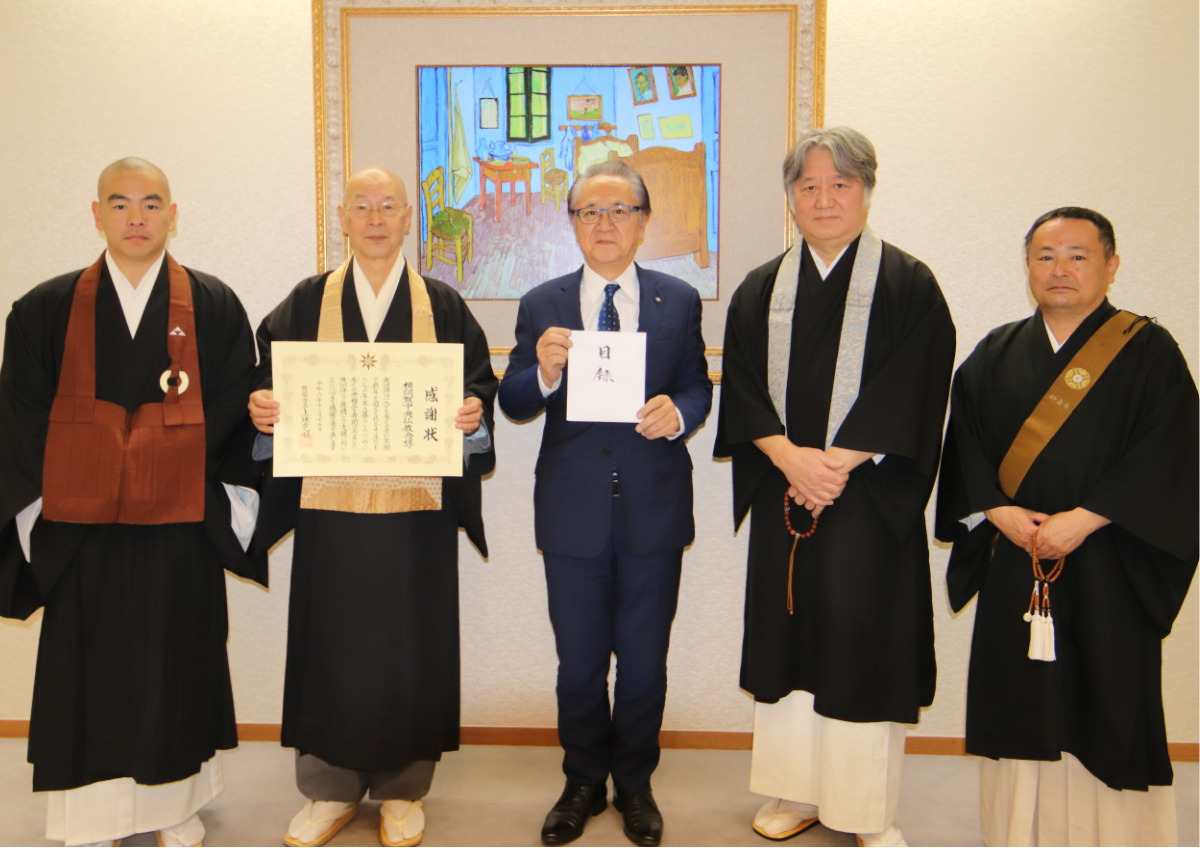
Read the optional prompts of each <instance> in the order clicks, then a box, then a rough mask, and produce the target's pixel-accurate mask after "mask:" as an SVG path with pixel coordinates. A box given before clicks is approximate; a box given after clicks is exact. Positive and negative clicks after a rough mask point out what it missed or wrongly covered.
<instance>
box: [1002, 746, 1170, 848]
mask: <svg viewBox="0 0 1200 848" xmlns="http://www.w3.org/2000/svg"><path fill="white" fill-rule="evenodd" d="M980 763H981V764H980V771H979V818H980V826H981V827H982V829H983V842H984V844H985V845H992V846H998V845H1175V844H1176V843H1177V842H1178V836H1177V833H1176V823H1175V787H1174V786H1151V787H1150V789H1149V791H1147V792H1139V791H1137V790H1135V789H1125V790H1118V789H1111V788H1109V787H1108V786H1105V785H1104V783H1102V782H1101V781H1099V780H1097V779H1096V777H1095V775H1093V774H1092V773H1091V772H1089V771H1088V770H1087V769H1086V768H1084V766H1083V764H1082V763H1081V762H1079V760H1078V759H1076V758H1075V757H1074V756H1072V755H1071V754H1068V753H1064V754H1063V755H1062V759H1061V760H1058V761H1057V762H1054V761H1047V760H1008V759H1002V760H991V759H987V758H983V759H982V760H981V761H980Z"/></svg>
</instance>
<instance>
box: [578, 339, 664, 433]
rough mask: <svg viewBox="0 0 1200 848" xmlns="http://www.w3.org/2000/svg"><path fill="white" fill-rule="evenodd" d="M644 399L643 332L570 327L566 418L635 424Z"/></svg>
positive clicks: (644, 359) (644, 344) (644, 353)
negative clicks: (574, 328) (604, 330)
mask: <svg viewBox="0 0 1200 848" xmlns="http://www.w3.org/2000/svg"><path fill="white" fill-rule="evenodd" d="M645 403H646V334H645V333H612V332H599V331H589V330H572V331H571V379H570V381H569V382H568V384H567V420H568V421H617V422H630V423H633V424H636V423H637V422H638V417H637V413H638V410H639V409H641V408H642V406H643V405H644V404H645Z"/></svg>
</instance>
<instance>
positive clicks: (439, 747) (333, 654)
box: [252, 265, 497, 772]
mask: <svg viewBox="0 0 1200 848" xmlns="http://www.w3.org/2000/svg"><path fill="white" fill-rule="evenodd" d="M353 274H354V267H353V265H352V266H351V268H350V269H349V270H348V271H347V273H346V279H345V283H344V286H343V289H342V332H343V336H344V338H345V340H346V341H348V342H353V341H363V342H365V341H366V340H367V331H366V326H365V324H364V323H363V318H362V312H361V311H360V310H359V307H358V297H357V296H356V294H355V291H354V279H353ZM328 276H329V275H328V274H321V275H319V276H316V277H310V278H309V279H307V280H304V281H303V282H301V283H300V284H299V285H297V286H296V288H295V289H293V290H292V292H291V294H289V295H288V297H287V298H286V299H285V300H284V301H283V303H281V304H280V305H279V306H277V307H276V308H275V309H274V310H273V311H272V312H271V314H269V315H268V316H267V317H266V318H265V319H264V320H263V322H262V325H261V326H260V327H259V330H258V346H259V356H260V359H261V361H260V365H259V369H258V371H257V372H256V375H255V385H254V388H255V389H263V388H270V387H271V385H272V383H271V342H272V341H276V340H278V341H316V339H317V328H318V323H319V318H320V312H321V297H322V295H323V294H324V292H325V281H326V279H327V278H328ZM425 285H426V288H427V289H428V291H429V299H430V303H431V305H432V307H433V321H434V328H435V330H436V332H437V339H438V341H439V342H461V343H462V344H463V391H464V393H465V394H466V396H468V397H477V398H479V399H480V400H481V401H483V420H484V422H485V423H486V425H487V428H488V432H489V433H490V434H492V439H493V445H494V439H495V426H494V424H493V419H492V409H493V402H494V400H495V397H496V388H497V380H496V376H495V374H494V372H493V371H492V365H491V359H490V357H489V355H488V345H487V339H486V338H485V336H484V333H483V330H482V329H480V327H479V324H478V323H477V322H476V321H475V318H474V316H472V315H471V312H470V310H469V309H468V308H467V305H466V303H464V302H463V299H462V298H461V297H460V296H459V294H458V293H457V292H456V291H454V289H452V288H450V287H449V286H447V285H446V284H445V283H441V282H439V281H437V280H433V279H430V278H428V277H426V278H425ZM376 341H379V342H410V341H412V298H411V295H410V293H409V287H408V272H407V270H405V272H404V275H403V276H402V277H401V278H400V282H399V285H398V286H397V288H396V294H395V297H394V299H393V300H392V303H391V307H390V308H389V309H388V313H387V316H386V317H385V318H384V320H383V324H382V325H381V326H380V328H379V333H378V335H377V336H376ZM495 462H496V454H495V451H494V450H489V451H487V452H485V453H476V454H473V455H471V456H470V457H469V461H468V463H467V468H466V470H465V472H464V475H463V476H462V477H446V478H443V480H442V508H441V509H440V510H425V511H420V512H406V513H395V514H390V515H360V514H355V513H348V512H333V511H328V510H318V509H300V482H301V481H300V479H299V478H268V480H267V481H266V482H265V483H264V488H263V509H262V512H261V513H260V515H259V523H258V532H257V534H256V536H255V548H261V549H263V550H265V549H266V548H267V547H269V546H270V545H273V544H274V543H275V542H277V541H278V540H279V539H280V538H282V537H283V536H284V535H285V534H287V533H288V532H289V531H290V530H292V529H293V528H295V531H296V534H295V537H294V542H293V553H292V578H291V579H292V583H291V597H290V601H289V607H288V650H287V670H286V675H285V679H284V693H283V744H284V745H286V746H288V747H292V748H297V749H299V750H300V751H302V752H304V753H307V754H316V755H317V756H318V757H320V758H321V759H323V760H325V761H326V762H328V763H331V764H333V765H335V766H341V767H343V768H349V769H354V770H356V771H368V772H380V771H391V770H394V769H399V768H402V767H403V766H405V765H407V764H408V763H410V762H412V761H413V760H418V759H419V760H440V759H441V755H442V752H443V751H454V750H457V749H458V729H459V639H458V528H459V527H464V528H465V529H466V531H467V535H468V537H469V538H470V539H471V541H472V542H474V543H475V545H476V547H478V548H479V549H480V551H481V552H482V553H483V554H484V556H486V555H487V543H486V541H485V539H484V535H483V516H482V511H481V498H480V489H481V486H480V475H483V474H486V473H487V472H489V471H491V470H492V468H493V467H494V466H495ZM253 549H254V548H252V550H253Z"/></svg>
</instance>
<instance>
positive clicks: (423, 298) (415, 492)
mask: <svg viewBox="0 0 1200 848" xmlns="http://www.w3.org/2000/svg"><path fill="white" fill-rule="evenodd" d="M350 262H351V260H350V259H347V260H346V261H345V262H343V263H342V264H341V266H340V267H339V268H338V269H337V270H336V271H334V272H333V273H332V274H330V275H329V278H328V279H327V280H326V281H325V293H324V295H323V296H322V298H321V318H320V323H319V324H318V325H317V341H318V342H342V341H345V338H344V336H343V333H342V288H343V285H344V284H345V281H346V271H347V270H348V269H349V268H350ZM405 267H406V268H407V270H408V288H409V292H410V293H411V295H412V340H413V341H414V342H422V343H433V342H436V341H437V331H436V330H435V329H434V326H433V306H432V304H431V303H430V301H429V290H428V289H427V288H426V287H425V281H424V280H423V279H421V276H420V275H419V274H418V273H417V272H416V269H414V268H413V266H412V265H410V264H408V261H407V260H405ZM300 506H301V508H302V509H328V510H333V511H335V512H359V513H371V514H379V513H393V512H416V511H417V510H423V509H441V508H442V478H441V477H305V478H304V480H303V482H302V483H301V485H300Z"/></svg>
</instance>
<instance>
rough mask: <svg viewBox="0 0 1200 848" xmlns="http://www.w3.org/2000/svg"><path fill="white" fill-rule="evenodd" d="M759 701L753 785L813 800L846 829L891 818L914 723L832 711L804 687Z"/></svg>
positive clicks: (863, 828)
mask: <svg viewBox="0 0 1200 848" xmlns="http://www.w3.org/2000/svg"><path fill="white" fill-rule="evenodd" d="M754 706H755V709H754V749H753V754H752V758H751V765H750V791H751V792H757V793H759V794H761V795H767V796H770V797H772V798H783V799H785V800H788V801H795V802H797V803H800V804H812V805H813V806H815V807H817V808H818V810H819V815H820V819H821V823H822V824H823V825H825V826H826V827H828V828H831V829H833V830H840V831H843V832H845V833H863V834H871V833H880V832H882V831H884V830H887V829H888V828H889V827H890V826H891V824H892V820H893V819H894V818H895V815H896V802H897V801H898V800H899V798H900V772H901V768H902V766H903V763H904V737H905V734H906V733H907V732H908V728H907V726H906V725H903V724H897V723H895V722H889V721H879V722H865V723H859V722H850V721H839V720H838V719H833V718H826V717H825V716H822V715H818V714H817V713H816V712H814V711H813V696H812V694H810V693H808V692H804V691H795V692H792V693H791V694H790V695H788V696H787V697H786V698H783V699H782V700H780V701H779V702H778V703H775V704H761V703H760V704H755V705H754Z"/></svg>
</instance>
